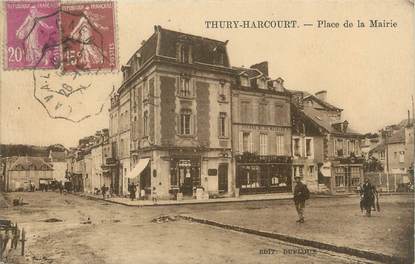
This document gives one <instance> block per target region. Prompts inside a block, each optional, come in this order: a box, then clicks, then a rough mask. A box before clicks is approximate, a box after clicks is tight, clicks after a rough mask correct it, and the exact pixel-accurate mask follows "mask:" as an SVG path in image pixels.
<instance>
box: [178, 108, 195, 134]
mask: <svg viewBox="0 0 415 264" xmlns="http://www.w3.org/2000/svg"><path fill="white" fill-rule="evenodd" d="M191 117H192V111H191V110H190V109H183V110H182V111H181V113H180V134H181V135H190V134H191V124H190V122H191Z"/></svg>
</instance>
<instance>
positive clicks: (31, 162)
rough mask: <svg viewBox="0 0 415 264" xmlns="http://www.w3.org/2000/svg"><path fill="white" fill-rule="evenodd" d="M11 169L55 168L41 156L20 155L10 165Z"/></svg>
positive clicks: (46, 169) (39, 169) (37, 169)
mask: <svg viewBox="0 0 415 264" xmlns="http://www.w3.org/2000/svg"><path fill="white" fill-rule="evenodd" d="M10 170H11V171H28V170H35V171H48V170H53V168H52V166H51V165H49V164H48V163H46V162H45V160H44V158H41V157H26V156H25V157H18V158H17V160H16V161H15V162H14V163H13V165H12V166H11V167H10Z"/></svg>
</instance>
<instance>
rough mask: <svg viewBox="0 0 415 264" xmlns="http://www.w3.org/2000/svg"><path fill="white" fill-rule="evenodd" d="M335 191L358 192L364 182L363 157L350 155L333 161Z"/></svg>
mask: <svg viewBox="0 0 415 264" xmlns="http://www.w3.org/2000/svg"><path fill="white" fill-rule="evenodd" d="M332 166H333V168H332V172H333V175H332V177H334V181H333V183H334V187H333V189H334V191H335V192H356V191H357V190H358V187H359V186H360V184H362V183H363V159H361V158H356V157H350V158H344V159H339V160H336V161H333V162H332Z"/></svg>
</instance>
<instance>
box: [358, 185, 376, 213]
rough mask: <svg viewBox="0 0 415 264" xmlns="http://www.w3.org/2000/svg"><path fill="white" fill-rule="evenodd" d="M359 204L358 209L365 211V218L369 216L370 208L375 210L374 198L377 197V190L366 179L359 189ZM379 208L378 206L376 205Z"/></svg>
mask: <svg viewBox="0 0 415 264" xmlns="http://www.w3.org/2000/svg"><path fill="white" fill-rule="evenodd" d="M360 195H361V204H360V208H361V209H363V208H364V209H365V210H366V216H369V217H370V216H371V211H372V207H373V208H375V198H376V197H377V190H376V187H375V186H374V185H372V184H371V183H370V181H369V179H368V178H366V179H365V183H364V184H363V186H362V188H361V194H360ZM378 207H379V205H378Z"/></svg>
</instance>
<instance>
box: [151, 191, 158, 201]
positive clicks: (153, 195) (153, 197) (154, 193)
mask: <svg viewBox="0 0 415 264" xmlns="http://www.w3.org/2000/svg"><path fill="white" fill-rule="evenodd" d="M151 198H152V199H153V203H154V204H157V191H156V187H153V193H152V194H151Z"/></svg>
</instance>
